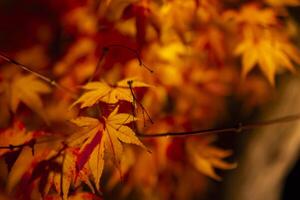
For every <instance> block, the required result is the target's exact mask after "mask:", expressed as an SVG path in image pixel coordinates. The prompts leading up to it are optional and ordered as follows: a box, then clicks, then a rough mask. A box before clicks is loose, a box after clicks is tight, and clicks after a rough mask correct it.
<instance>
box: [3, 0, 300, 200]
mask: <svg viewBox="0 0 300 200" xmlns="http://www.w3.org/2000/svg"><path fill="white" fill-rule="evenodd" d="M299 23H300V1H298V0H282V1H279V0H264V1H244V0H243V1H242V0H226V1H219V0H210V1H207V0H203V1H202V0H187V1H180V0H152V1H151V0H141V1H138V0H123V1H122V0H77V1H74V0H0V52H1V53H3V54H5V55H8V56H9V57H11V58H14V59H16V60H17V61H19V62H20V63H23V64H25V65H28V66H30V67H31V68H32V69H34V70H36V71H38V72H40V73H42V74H44V75H46V76H48V77H51V78H54V79H55V80H57V81H58V82H59V83H60V84H63V85H64V86H66V87H68V88H70V89H76V87H77V86H78V85H82V84H84V83H86V82H87V80H88V79H89V78H90V77H91V76H93V73H94V72H95V69H96V66H97V63H98V61H99V58H100V57H101V56H102V55H103V52H104V50H103V49H104V48H107V47H109V52H108V53H107V54H105V59H104V60H101V61H103V62H101V69H100V71H98V73H97V74H96V75H95V76H96V79H104V80H105V81H107V82H109V83H115V82H116V81H118V80H120V79H122V78H126V77H139V78H140V79H141V80H143V81H144V82H146V83H148V84H150V85H154V86H155V90H154V91H151V92H148V91H141V95H140V96H141V97H140V98H141V99H143V100H142V103H143V105H144V106H145V108H146V110H148V112H149V114H150V116H151V117H153V120H154V121H155V123H154V125H152V126H150V125H149V126H147V127H143V124H139V128H140V129H141V130H142V132H146V133H149V134H151V133H153V132H154V133H155V132H165V131H189V130H198V129H207V128H223V127H236V126H237V125H238V124H239V123H241V122H242V123H243V124H247V123H255V122H260V121H264V120H268V119H275V118H278V117H282V116H287V115H293V114H298V113H300V104H299V102H300V92H299V86H300V79H299V64H300V63H299V62H300V57H299V41H300V38H299ZM249 38H250V39H249ZM269 40H270V41H271V40H272V41H271V42H270V43H271V45H270V49H274V52H276V53H278V54H276V55H275V53H274V55H273V54H272V50H270V49H267V47H266V46H268V45H269V43H268V42H269ZM249 41H250V42H249ZM251 42H253V44H252V43H251ZM264 42H265V43H266V46H263V45H261V46H260V44H262V43H263V44H265V43H264ZM273 44H274V46H272V45H273ZM112 45H115V46H118V45H119V47H116V48H115V47H112ZM291 46H292V47H291ZM239 47H240V48H239ZM247 48H248V49H247ZM263 48H265V49H263ZM268 48H269V46H268ZM238 49H240V50H238ZM251 50H252V51H253V52H258V55H256V57H255V56H253V55H252V54H251ZM277 51H278V52H277ZM281 51H282V52H284V55H285V57H280V55H279V54H280V52H281ZM136 52H138V53H139V54H137V53H136ZM249 52H250V53H249ZM259 52H260V53H259ZM247 53H249V54H247ZM264 53H265V55H263V54H264ZM251 55H252V57H251ZM247 56H248V57H247ZM263 56H265V57H263ZM272 56H273V57H272ZM276 56H278V57H276ZM279 57H280V58H279ZM247 58H248V61H247ZM251 59H252V60H251ZM268 59H270V60H271V61H270V60H268ZM141 60H142V62H143V63H144V64H145V65H146V66H147V68H150V69H151V70H153V71H154V74H151V73H149V69H147V68H146V67H142V66H139V64H140V62H141ZM249 60H250V61H249ZM268 62H269V64H268ZM251 63H252V64H251ZM270 63H271V64H270ZM247 67H248V68H247ZM11 68H13V65H10V64H8V63H7V62H5V61H4V60H0V84H1V81H3V82H4V81H5V80H10V79H11V76H13V74H14V73H11V74H10V75H8V74H9V73H7V72H6V71H7V69H11ZM289 71H290V72H293V73H290V72H289ZM2 92H3V91H2V90H1V87H0V95H2V94H3V93H2ZM55 95H56V96H55V97H54V98H52V99H51V98H49V99H51V100H49V99H44V100H45V102H46V105H45V106H46V107H45V112H47V114H48V116H49V120H50V121H51V120H53V121H54V120H61V121H59V123H57V126H53V127H52V128H56V127H60V122H62V121H63V120H65V119H58V118H57V116H61V113H63V111H62V110H59V111H55V112H54V111H53V112H51V109H52V110H53V105H55V104H54V103H56V102H65V104H64V105H70V104H71V99H70V98H69V97H66V96H64V94H61V93H59V92H55ZM51 105H52V107H51ZM64 105H62V106H64ZM23 107H25V106H23ZM23 107H21V108H19V109H18V111H17V112H16V113H15V114H12V113H11V111H9V110H8V106H7V103H6V102H5V99H4V97H3V96H1V100H0V124H1V128H5V127H8V126H9V125H10V122H11V121H12V119H13V118H14V116H13V115H19V116H21V118H26V117H24V116H26V115H24V110H25V111H27V110H26V109H27V108H23ZM65 107H67V106H65ZM49 110H50V111H49ZM27 116H28V115H27ZM26 120H27V118H26V119H25V121H26ZM36 121H39V120H36ZM36 121H35V122H30V120H29V121H28V120H27V123H28V124H38V123H39V122H36ZM32 126H37V125H32ZM217 137H218V139H217V140H216V141H215V142H214V146H216V147H218V148H221V149H230V150H232V151H233V154H232V155H231V156H230V157H229V158H228V160H226V162H227V163H234V162H237V163H238V167H237V168H236V169H230V168H231V167H230V166H227V165H226V166H227V167H226V166H225V165H222V166H225V167H219V168H220V169H230V170H226V171H224V170H219V169H217V174H219V175H220V177H222V181H218V178H216V177H214V175H215V174H214V173H213V174H208V175H207V174H206V175H207V176H209V177H207V176H205V175H203V174H201V173H203V172H201V169H197V166H194V164H193V156H191V155H193V152H192V151H191V150H189V149H193V148H196V146H201V144H202V143H201V141H202V139H203V140H205V138H206V137H205V136H203V137H202V136H201V137H197V136H195V137H191V138H190V137H187V138H183V139H173V138H167V139H166V140H162V141H159V139H158V140H155V139H151V140H146V141H145V143H146V144H149V146H151V148H153V149H154V154H155V155H156V154H157V155H160V153H161V152H162V153H161V155H163V156H157V158H156V157H155V159H157V160H159V161H157V160H156V162H157V163H155V164H157V165H159V167H157V168H156V166H155V169H156V171H155V170H153V171H155V173H154V172H153V171H152V172H153V174H152V173H150V174H151V175H149V174H147V173H148V172H149V171H148V170H147V169H145V167H146V166H147V163H148V162H151V161H149V160H148V161H145V159H146V158H144V157H143V156H142V155H141V154H139V153H136V154H135V155H136V160H135V162H136V163H138V162H142V163H144V164H142V165H137V167H136V169H133V171H130V170H129V171H130V173H131V174H132V173H133V174H136V175H135V176H129V175H128V177H129V178H128V180H130V181H128V183H127V182H126V183H120V182H118V181H116V180H112V179H111V178H110V177H111V174H114V172H108V173H107V174H106V175H105V176H104V178H103V183H102V184H103V185H110V188H106V187H105V186H104V189H103V194H104V198H107V199H117V198H121V197H122V198H124V199H201V200H208V199H215V200H217V199H220V200H248V199H249V200H250V199H251V200H263V199H264V200H265V199H268V200H279V199H282V200H293V199H295V200H296V199H300V192H299V189H298V188H299V185H300V160H299V152H300V151H299V150H300V123H299V122H297V121H295V122H290V123H283V124H282V123H278V124H276V125H272V126H265V127H258V128H257V129H254V130H251V131H243V132H241V133H224V134H223V133H222V134H219V135H218V136H217ZM199 138H200V139H199ZM198 140H199V141H198ZM191 141H196V143H195V144H194V143H193V142H191ZM198 142H199V143H198ZM190 144H194V145H195V146H192V147H190ZM160 145H161V146H160ZM181 145H183V146H184V147H182V146H181ZM163 147H164V148H163ZM165 147H166V148H165ZM200 154H201V151H200ZM146 160H147V159H146ZM165 162H167V163H169V164H165ZM2 164H3V163H2ZM152 164H153V163H152ZM161 166H163V167H161ZM134 170H137V171H134ZM173 170H174V171H173ZM4 171H5V170H2V172H1V174H2V175H1V192H2V193H3V194H5V190H6V189H5V188H6V176H7V174H6V173H7V172H4ZM140 171H143V173H139V172H140ZM199 171H200V173H199ZM124 185H127V186H126V187H124V188H126V191H123V190H122V188H123V186H124ZM140 187H141V188H142V189H141V188H140ZM124 194H126V195H124Z"/></svg>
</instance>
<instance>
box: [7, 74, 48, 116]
mask: <svg viewBox="0 0 300 200" xmlns="http://www.w3.org/2000/svg"><path fill="white" fill-rule="evenodd" d="M50 91H51V89H50V87H49V86H48V85H47V84H46V83H44V82H43V81H41V80H39V79H38V78H37V77H35V76H34V75H25V76H23V75H17V76H15V77H14V79H13V81H12V83H11V93H10V94H11V95H10V106H11V109H12V111H13V112H16V111H17V108H18V106H19V104H20V102H23V103H24V104H26V105H27V106H28V107H29V108H31V109H32V110H34V111H35V112H37V113H38V114H40V115H41V116H43V117H44V114H43V112H42V110H43V103H42V100H41V98H40V96H39V95H41V94H46V93H49V92H50Z"/></svg>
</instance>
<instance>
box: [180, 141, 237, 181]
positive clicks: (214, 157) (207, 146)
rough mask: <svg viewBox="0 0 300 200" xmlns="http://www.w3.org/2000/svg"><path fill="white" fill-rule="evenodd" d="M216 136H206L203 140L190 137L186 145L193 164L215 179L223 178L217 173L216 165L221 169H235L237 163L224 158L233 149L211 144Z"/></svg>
mask: <svg viewBox="0 0 300 200" xmlns="http://www.w3.org/2000/svg"><path fill="white" fill-rule="evenodd" d="M214 140H215V137H213V136H212V137H206V138H203V139H202V140H195V138H194V139H191V138H189V139H188V141H187V143H186V144H187V145H186V150H187V153H188V158H189V160H190V162H191V163H192V165H193V166H194V167H195V168H196V169H197V170H198V171H200V172H201V173H203V174H205V175H207V176H209V177H211V178H213V179H215V180H221V177H220V176H219V175H217V174H216V172H215V170H214V167H216V168H219V169H234V168H235V167H236V166H237V165H236V163H227V162H225V161H223V160H222V159H224V158H226V157H228V156H230V155H231V154H232V151H230V150H223V149H220V148H217V147H214V146H212V145H211V143H212V142H213V141H214Z"/></svg>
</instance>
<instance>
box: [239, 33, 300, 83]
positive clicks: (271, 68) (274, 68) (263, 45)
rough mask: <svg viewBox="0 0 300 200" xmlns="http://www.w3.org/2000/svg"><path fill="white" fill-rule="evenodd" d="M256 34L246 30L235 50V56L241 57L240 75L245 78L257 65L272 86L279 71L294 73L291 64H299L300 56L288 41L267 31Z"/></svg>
mask: <svg viewBox="0 0 300 200" xmlns="http://www.w3.org/2000/svg"><path fill="white" fill-rule="evenodd" d="M256 34H257V33H255V31H253V30H251V29H247V30H246V33H245V34H244V39H243V40H242V41H241V43H239V44H238V45H237V47H236V49H235V54H236V55H239V56H242V67H243V69H242V75H243V76H244V77H245V76H246V75H247V74H248V73H249V72H250V71H251V70H252V69H253V68H254V67H255V66H256V64H257V65H258V66H259V68H260V69H261V71H262V72H263V74H264V75H265V76H266V77H267V79H268V81H269V82H270V83H271V84H272V85H274V82H275V80H274V77H275V74H276V73H277V72H278V71H279V70H281V69H282V68H285V69H287V70H289V71H292V72H293V71H294V66H293V62H295V63H298V64H299V63H300V54H299V53H298V51H297V49H296V48H295V47H294V46H293V45H292V44H291V43H290V42H289V41H287V40H286V39H284V38H282V37H279V36H277V35H274V34H272V33H271V32H269V31H265V32H263V33H262V34H261V35H259V36H258V35H256Z"/></svg>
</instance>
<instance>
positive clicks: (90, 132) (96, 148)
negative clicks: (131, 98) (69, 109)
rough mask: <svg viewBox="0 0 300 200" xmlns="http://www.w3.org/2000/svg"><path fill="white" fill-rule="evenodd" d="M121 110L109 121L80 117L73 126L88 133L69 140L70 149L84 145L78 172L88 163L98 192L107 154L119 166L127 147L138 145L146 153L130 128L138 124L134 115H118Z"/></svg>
mask: <svg viewBox="0 0 300 200" xmlns="http://www.w3.org/2000/svg"><path fill="white" fill-rule="evenodd" d="M118 110H119V107H118V106H117V107H116V108H115V109H114V110H113V111H112V112H111V113H110V115H109V116H108V117H103V118H102V119H103V120H98V119H95V118H90V117H78V118H76V119H74V120H72V122H73V123H75V124H76V125H78V126H79V127H82V128H84V129H85V131H84V132H85V134H84V133H83V132H80V133H78V134H75V135H73V136H72V137H71V138H70V139H69V145H81V149H80V153H79V155H78V157H77V161H76V165H77V169H78V170H81V168H82V167H83V166H84V165H85V164H86V163H88V165H89V169H90V170H91V174H92V175H93V178H94V182H95V184H96V188H97V190H99V183H100V178H101V175H102V171H103V167H104V152H106V153H108V154H109V155H112V159H113V162H114V163H115V164H116V165H117V167H118V166H119V163H120V159H121V157H122V154H123V145H122V142H123V143H128V144H135V145H138V146H140V147H143V148H145V149H146V147H145V146H144V145H143V144H142V142H141V141H140V140H139V139H138V138H137V136H136V135H135V133H134V131H133V130H132V129H131V128H129V127H128V126H126V124H128V123H130V122H132V121H135V120H136V118H135V117H134V116H132V115H130V114H126V113H118Z"/></svg>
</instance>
